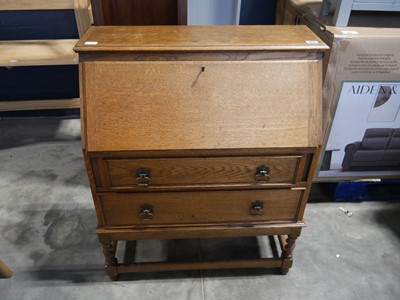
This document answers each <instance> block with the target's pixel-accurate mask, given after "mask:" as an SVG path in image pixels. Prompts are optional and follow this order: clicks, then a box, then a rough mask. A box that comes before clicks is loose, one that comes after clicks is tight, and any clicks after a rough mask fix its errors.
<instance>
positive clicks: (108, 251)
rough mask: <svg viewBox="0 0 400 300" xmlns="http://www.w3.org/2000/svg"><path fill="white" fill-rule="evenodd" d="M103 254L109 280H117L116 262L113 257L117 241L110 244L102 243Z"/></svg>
mask: <svg viewBox="0 0 400 300" xmlns="http://www.w3.org/2000/svg"><path fill="white" fill-rule="evenodd" d="M102 245H103V254H104V258H105V262H106V265H105V268H106V273H107V275H108V277H110V279H111V280H117V278H118V269H117V266H118V260H117V258H116V257H115V252H116V251H117V241H112V242H110V243H102Z"/></svg>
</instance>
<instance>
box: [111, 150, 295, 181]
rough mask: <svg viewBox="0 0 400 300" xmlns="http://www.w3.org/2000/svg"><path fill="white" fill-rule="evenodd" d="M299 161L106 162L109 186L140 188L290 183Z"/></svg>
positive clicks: (262, 158) (243, 158)
mask: <svg viewBox="0 0 400 300" xmlns="http://www.w3.org/2000/svg"><path fill="white" fill-rule="evenodd" d="M300 158H301V156H282V157H262V156H258V157H218V158H215V157H214V158H180V159H174V158H160V159H106V160H105V161H106V165H107V173H108V183H109V185H110V187H129V188H132V187H137V188H143V187H146V186H148V187H152V186H163V185H169V186H171V185H172V186H183V185H198V184H200V185H201V184H204V185H205V184H207V185H210V184H211V185H212V184H218V185H220V184H241V183H242V184H243V183H244V184H251V183H262V184H264V183H272V184H274V183H288V184H292V183H294V179H295V175H296V170H297V166H298V164H299V160H300ZM143 177H146V178H147V179H144V178H143ZM142 179H144V180H142Z"/></svg>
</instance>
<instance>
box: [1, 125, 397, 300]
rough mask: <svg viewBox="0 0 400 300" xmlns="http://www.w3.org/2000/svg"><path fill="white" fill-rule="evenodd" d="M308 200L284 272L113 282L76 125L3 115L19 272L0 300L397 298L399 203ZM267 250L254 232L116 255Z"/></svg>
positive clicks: (4, 283)
mask: <svg viewBox="0 0 400 300" xmlns="http://www.w3.org/2000/svg"><path fill="white" fill-rule="evenodd" d="M319 195H320V197H321V198H320V199H318V197H319ZM313 198H314V199H313V200H314V201H313V202H312V203H310V204H309V205H308V207H307V210H306V219H307V222H308V227H306V228H305V229H304V230H303V232H302V236H301V237H300V238H299V239H298V242H297V245H296V250H295V256H294V266H293V268H292V269H291V270H290V271H289V273H288V274H287V275H286V276H282V275H279V272H278V271H277V270H273V269H272V270H263V269H253V270H248V269H243V270H208V271H180V272H161V273H145V274H124V275H122V276H121V277H120V279H119V280H118V281H115V282H112V281H110V280H109V279H108V277H107V276H106V275H105V273H104V271H103V264H104V263H103V255H102V252H101V247H100V244H99V243H98V242H97V239H96V236H95V234H94V229H95V224H96V217H95V213H94V209H93V204H92V200H91V195H90V191H89V187H88V181H87V179H86V174H85V167H84V163H83V160H82V152H81V148H80V140H79V121H78V120H60V119H56V118H53V119H52V118H47V119H3V120H0V259H1V260H3V261H4V262H5V263H7V264H8V266H9V267H10V268H11V269H12V270H13V271H14V276H13V277H12V278H9V279H6V278H2V279H0V299H1V300H9V299H12V300H14V299H15V300H20V299H21V300H22V299H29V300H30V299H41V300H46V299H62V300H66V299H74V300H76V299H118V300H123V299H173V300H179V299H193V300H197V299H199V300H200V299H249V300H250V299H307V300H308V299H335V300H336V299H341V300H345V299H351V300H353V299H363V300H364V299H396V300H397V299H400V285H399V282H400V251H399V250H400V222H399V217H400V202H394V203H388V202H362V203H336V202H327V201H322V200H326V199H325V198H326V195H323V194H322V193H321V194H319V193H313ZM323 198H324V199H323ZM318 200H321V201H318ZM341 206H342V207H345V208H346V209H348V210H350V211H352V212H353V215H352V216H351V217H348V216H346V215H345V214H344V213H343V212H342V211H340V210H339V207H341ZM268 251H270V250H268V239H265V238H258V239H256V238H252V237H249V238H238V239H222V240H214V239H210V240H176V241H161V240H157V241H142V242H140V243H134V242H127V243H122V244H121V245H120V247H119V250H118V255H119V258H120V260H121V261H122V260H125V261H131V260H132V259H136V260H148V259H169V260H182V259H188V258H189V259H190V258H194V259H198V258H202V259H211V258H218V257H224V258H229V257H243V256H246V257H247V256H251V257H253V256H259V255H260V252H261V254H265V252H268Z"/></svg>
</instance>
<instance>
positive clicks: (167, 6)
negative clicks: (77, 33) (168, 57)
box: [91, 0, 187, 26]
mask: <svg viewBox="0 0 400 300" xmlns="http://www.w3.org/2000/svg"><path fill="white" fill-rule="evenodd" d="M91 3H92V8H93V20H94V25H96V26H107V25H108V26H109V25H186V24H187V0H91Z"/></svg>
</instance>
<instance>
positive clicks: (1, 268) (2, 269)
mask: <svg viewBox="0 0 400 300" xmlns="http://www.w3.org/2000/svg"><path fill="white" fill-rule="evenodd" d="M0 273H1V274H2V275H3V276H4V277H6V278H10V277H11V276H13V274H14V273H13V272H12V271H11V270H10V269H9V268H8V267H7V266H6V264H5V263H4V262H3V261H2V260H0Z"/></svg>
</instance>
